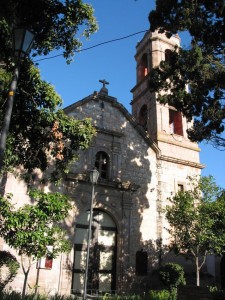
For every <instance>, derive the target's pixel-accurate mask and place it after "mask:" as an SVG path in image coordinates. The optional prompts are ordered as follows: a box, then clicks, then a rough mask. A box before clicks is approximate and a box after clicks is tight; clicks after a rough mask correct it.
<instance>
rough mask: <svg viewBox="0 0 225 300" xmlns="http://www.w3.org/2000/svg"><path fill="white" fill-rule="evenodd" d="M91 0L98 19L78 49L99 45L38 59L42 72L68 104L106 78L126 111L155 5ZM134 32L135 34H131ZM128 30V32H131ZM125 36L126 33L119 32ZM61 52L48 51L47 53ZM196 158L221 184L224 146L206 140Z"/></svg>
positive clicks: (148, 0) (142, 1)
mask: <svg viewBox="0 0 225 300" xmlns="http://www.w3.org/2000/svg"><path fill="white" fill-rule="evenodd" d="M84 2H87V3H90V4H92V6H93V7H94V9H95V16H96V18H97V20H98V24H99V30H98V32H97V33H95V34H94V35H92V36H91V37H90V39H89V40H88V41H84V44H83V49H87V48H89V47H92V46H95V45H98V44H101V43H104V42H107V41H111V40H115V39H120V38H123V39H121V40H118V41H115V42H109V43H106V44H103V45H99V46H97V47H94V48H92V49H89V50H84V51H81V52H79V53H77V54H76V55H75V57H74V61H73V62H72V63H71V64H70V65H67V64H66V62H65V60H64V59H63V57H56V58H52V59H48V60H42V61H39V68H40V70H41V75H42V78H43V79H44V80H46V81H48V82H50V83H51V84H53V85H54V86H55V89H56V91H57V92H58V93H59V94H60V95H61V96H62V98H63V101H64V104H63V106H64V107H65V106H68V105H70V104H72V103H74V102H76V101H78V100H80V99H82V98H84V97H86V96H88V95H90V94H92V93H93V92H94V91H99V90H100V88H101V86H102V84H101V83H100V82H99V80H100V79H106V80H107V81H108V82H109V85H108V86H107V88H108V90H109V95H110V96H113V97H116V98H117V99H118V101H119V102H121V103H122V104H123V105H124V106H125V107H126V108H127V109H128V111H131V107H130V101H131V100H132V94H131V92H130V90H131V89H132V88H133V87H134V85H135V83H136V63H135V59H134V55H135V50H136V44H137V43H138V42H139V41H140V40H141V39H142V37H143V35H144V33H139V34H135V33H138V32H141V31H144V30H148V29H149V22H148V14H149V12H150V10H151V9H153V8H154V3H155V1H154V0H86V1H85V0H84ZM133 34H134V35H133ZM130 35H133V36H130ZM127 36H130V37H129V38H124V37H127ZM181 39H182V44H183V45H184V46H187V45H188V41H187V39H186V36H185V35H181ZM57 54H60V52H53V53H52V54H51V55H49V57H51V56H53V55H57ZM200 148H201V153H200V159H201V163H203V164H205V165H206V168H205V169H204V170H203V172H202V174H203V175H209V174H211V175H213V176H214V177H215V179H216V182H217V184H218V185H220V186H221V187H223V188H225V179H224V178H225V172H224V169H225V152H224V151H219V150H217V149H214V148H213V147H212V146H211V145H206V144H204V143H202V144H201V145H200Z"/></svg>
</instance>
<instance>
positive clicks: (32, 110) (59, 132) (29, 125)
mask: <svg viewBox="0 0 225 300" xmlns="http://www.w3.org/2000/svg"><path fill="white" fill-rule="evenodd" d="M93 13H94V11H93V8H92V7H91V5H89V4H85V3H83V1H81V0H68V1H61V0H52V1H45V0H33V1H32V5H30V3H29V1H28V0H16V1H15V0H7V1H6V0H3V1H1V2H0V61H1V62H2V64H1V69H0V77H1V82H0V91H1V93H0V127H1V126H2V122H3V119H4V118H3V116H4V115H5V108H6V100H7V94H8V86H9V82H10V81H11V73H12V70H13V69H14V65H15V63H14V61H13V57H14V54H13V53H12V30H13V28H14V26H23V27H25V28H28V29H30V30H32V31H33V32H34V33H35V43H34V46H33V51H32V54H33V56H36V55H47V54H49V52H50V51H52V50H60V49H61V50H62V51H63V55H64V57H65V58H66V59H67V62H69V61H70V60H71V59H72V57H73V55H74V53H75V51H76V50H78V49H79V48H80V47H81V44H82V43H81V39H80V38H79V37H78V36H77V35H78V34H79V36H80V37H81V36H84V37H86V38H88V37H89V36H90V34H92V33H93V32H95V31H96V30H97V24H96V20H95V18H94V15H93ZM61 105H62V99H61V97H60V96H59V95H58V94H57V93H56V91H55V89H54V87H53V86H52V85H51V84H49V83H47V82H46V81H43V80H42V79H41V77H40V72H39V70H38V68H37V67H36V66H34V64H33V63H32V61H30V60H29V59H28V58H26V59H23V61H22V64H21V68H20V74H19V82H18V85H17V92H16V95H15V100H14V107H13V113H12V118H11V124H10V130H9V133H8V137H7V146H6V151H5V157H4V170H3V171H6V172H7V171H12V170H15V167H18V166H23V168H24V176H25V177H26V178H27V177H29V176H32V175H33V174H32V173H33V172H34V170H35V169H36V168H39V169H40V170H41V171H46V174H47V175H46V178H49V172H50V173H51V175H52V176H51V179H52V180H54V181H57V180H59V179H60V178H63V176H65V174H66V173H67V172H68V168H69V165H70V163H71V162H73V161H74V160H75V159H76V158H77V152H78V150H84V149H86V148H87V147H88V146H89V144H90V141H91V139H92V137H93V135H94V133H95V130H94V128H93V127H92V125H91V120H89V119H85V120H75V119H74V118H72V117H69V116H67V115H66V114H65V113H64V111H63V110H62V109H61ZM46 178H45V179H46ZM28 179H29V178H28Z"/></svg>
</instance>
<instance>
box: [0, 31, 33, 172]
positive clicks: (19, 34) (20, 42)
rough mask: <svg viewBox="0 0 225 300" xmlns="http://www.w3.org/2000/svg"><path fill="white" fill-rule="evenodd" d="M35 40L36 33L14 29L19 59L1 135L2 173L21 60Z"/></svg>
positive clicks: (16, 51) (14, 46)
mask: <svg viewBox="0 0 225 300" xmlns="http://www.w3.org/2000/svg"><path fill="white" fill-rule="evenodd" d="M33 41H34V34H33V33H31V32H30V31H28V30H26V29H23V28H15V29H14V38H13V48H14V51H15V56H16V57H17V61H16V65H15V69H14V72H13V78H12V81H11V84H10V87H9V93H8V98H7V102H6V110H5V116H4V120H3V124H2V130H1V136H0V173H1V171H2V169H3V163H4V153H5V148H6V138H7V134H8V131H9V125H10V121H11V116H12V109H13V102H14V98H15V92H16V87H17V82H18V78H19V70H20V62H21V58H24V57H25V56H26V55H27V54H28V52H29V51H30V49H31V46H32V44H33Z"/></svg>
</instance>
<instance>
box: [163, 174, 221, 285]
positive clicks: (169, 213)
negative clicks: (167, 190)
mask: <svg viewBox="0 0 225 300" xmlns="http://www.w3.org/2000/svg"><path fill="white" fill-rule="evenodd" d="M224 195H225V194H224V191H222V190H221V189H220V188H219V187H218V186H217V185H216V184H215V181H214V179H213V177H211V176H210V177H202V178H201V179H200V180H197V179H195V178H191V179H190V189H189V190H187V191H180V192H178V193H177V194H176V195H175V196H174V197H173V198H171V199H169V200H170V203H171V204H170V205H168V206H167V207H166V209H165V214H166V219H167V220H168V223H169V225H170V228H168V229H167V230H168V232H169V233H170V235H171V238H172V243H171V247H172V249H174V250H175V252H176V253H180V254H183V255H185V256H186V257H189V258H192V259H194V261H195V265H196V273H197V285H199V271H200V269H201V267H202V266H203V265H204V263H205V259H206V255H207V254H209V253H218V254H221V253H223V252H224V250H225V249H224V245H225V197H224Z"/></svg>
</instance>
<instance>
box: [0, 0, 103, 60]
mask: <svg viewBox="0 0 225 300" xmlns="http://www.w3.org/2000/svg"><path fill="white" fill-rule="evenodd" d="M93 13H94V11H93V8H92V6H91V5H89V4H86V3H83V1H82V0H66V1H62V0H50V1H46V0H33V1H32V5H31V3H30V1H29V0H16V1H15V0H2V1H1V3H0V60H1V61H4V62H6V61H7V62H8V61H10V60H11V57H12V41H11V36H12V30H13V28H14V27H25V28H27V29H30V30H31V31H32V32H34V33H35V44H34V46H33V50H34V51H33V56H36V55H47V54H49V52H50V51H52V50H54V49H55V50H59V49H63V55H64V57H65V58H66V59H68V60H69V61H70V59H71V57H72V56H73V55H74V52H75V50H78V49H79V48H80V47H81V45H82V43H81V40H80V39H79V38H78V37H77V36H76V35H77V34H78V33H79V36H85V37H86V38H88V37H89V36H90V35H91V34H92V33H93V32H95V31H96V30H97V24H96V20H95V17H94V15H93Z"/></svg>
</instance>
